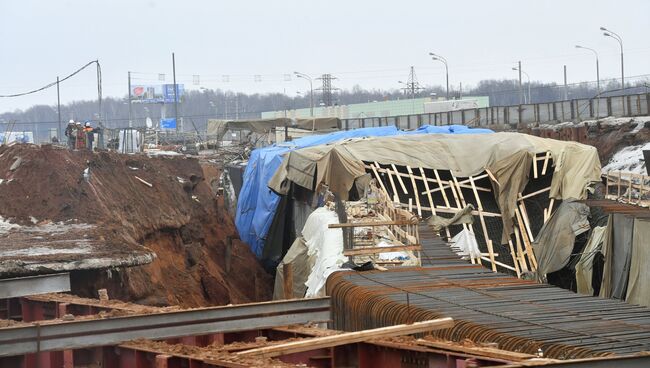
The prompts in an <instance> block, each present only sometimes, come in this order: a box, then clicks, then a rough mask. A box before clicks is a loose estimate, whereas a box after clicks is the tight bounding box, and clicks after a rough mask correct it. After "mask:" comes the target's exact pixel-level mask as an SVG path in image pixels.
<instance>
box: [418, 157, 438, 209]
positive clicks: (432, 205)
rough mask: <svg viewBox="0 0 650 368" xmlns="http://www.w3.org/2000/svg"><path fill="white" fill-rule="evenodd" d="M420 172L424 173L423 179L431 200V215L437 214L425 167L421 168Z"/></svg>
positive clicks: (428, 197)
mask: <svg viewBox="0 0 650 368" xmlns="http://www.w3.org/2000/svg"><path fill="white" fill-rule="evenodd" d="M420 174H421V175H422V181H423V182H424V189H425V190H426V192H427V199H428V200H429V206H430V208H431V215H432V216H435V215H436V208H435V205H434V204H433V197H432V196H431V191H430V190H429V182H428V181H427V176H426V175H424V169H423V168H420Z"/></svg>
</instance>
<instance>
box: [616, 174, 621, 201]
mask: <svg viewBox="0 0 650 368" xmlns="http://www.w3.org/2000/svg"><path fill="white" fill-rule="evenodd" d="M617 187H618V191H617V192H616V193H617V194H616V198H617V199H618V198H621V172H620V171H619V172H618V184H617Z"/></svg>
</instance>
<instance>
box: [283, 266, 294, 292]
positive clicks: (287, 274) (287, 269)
mask: <svg viewBox="0 0 650 368" xmlns="http://www.w3.org/2000/svg"><path fill="white" fill-rule="evenodd" d="M282 276H283V281H284V282H283V284H282V286H283V289H284V298H285V299H293V265H292V264H291V263H285V264H283V265H282Z"/></svg>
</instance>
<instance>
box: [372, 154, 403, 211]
mask: <svg viewBox="0 0 650 368" xmlns="http://www.w3.org/2000/svg"><path fill="white" fill-rule="evenodd" d="M375 164H377V163H375ZM386 173H387V174H388V181H389V182H390V187H391V188H392V189H393V202H399V196H398V195H397V187H396V186H395V180H393V175H392V174H391V172H390V170H388V169H386Z"/></svg>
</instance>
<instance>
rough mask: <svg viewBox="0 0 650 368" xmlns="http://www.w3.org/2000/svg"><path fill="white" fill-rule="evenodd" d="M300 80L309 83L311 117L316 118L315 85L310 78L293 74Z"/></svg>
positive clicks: (301, 74) (305, 75)
mask: <svg viewBox="0 0 650 368" xmlns="http://www.w3.org/2000/svg"><path fill="white" fill-rule="evenodd" d="M293 74H295V75H296V77H298V78H302V79H306V80H308V81H309V116H311V117H314V85H313V81H312V79H311V77H310V76H308V75H307V74H304V73H300V72H293Z"/></svg>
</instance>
